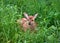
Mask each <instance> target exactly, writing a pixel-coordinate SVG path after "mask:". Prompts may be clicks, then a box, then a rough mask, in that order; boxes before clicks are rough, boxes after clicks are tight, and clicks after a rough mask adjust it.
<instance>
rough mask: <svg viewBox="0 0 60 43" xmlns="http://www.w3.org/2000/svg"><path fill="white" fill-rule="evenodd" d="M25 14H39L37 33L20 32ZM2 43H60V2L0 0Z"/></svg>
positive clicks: (58, 0)
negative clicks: (20, 24) (21, 19)
mask: <svg viewBox="0 0 60 43" xmlns="http://www.w3.org/2000/svg"><path fill="white" fill-rule="evenodd" d="M23 12H27V13H28V14H29V15H34V14H35V13H38V17H37V18H36V22H37V24H38V26H37V29H38V31H37V33H33V32H32V33H30V32H29V31H27V32H25V33H24V32H21V31H20V28H19V26H18V25H17V24H16V20H17V19H19V18H22V17H24V16H23ZM0 43H60V0H0Z"/></svg>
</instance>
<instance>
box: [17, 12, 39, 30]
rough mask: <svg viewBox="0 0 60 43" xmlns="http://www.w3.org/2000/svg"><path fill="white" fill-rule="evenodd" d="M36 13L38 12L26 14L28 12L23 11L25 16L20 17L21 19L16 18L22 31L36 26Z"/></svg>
mask: <svg viewBox="0 0 60 43" xmlns="http://www.w3.org/2000/svg"><path fill="white" fill-rule="evenodd" d="M37 15H38V14H35V15H34V16H28V14H27V13H25V12H24V16H25V18H22V19H21V20H20V19H18V20H17V23H18V24H20V25H21V26H22V28H23V30H24V31H26V30H27V29H31V30H34V29H35V28H36V26H37V25H36V22H35V18H36V17H37Z"/></svg>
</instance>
